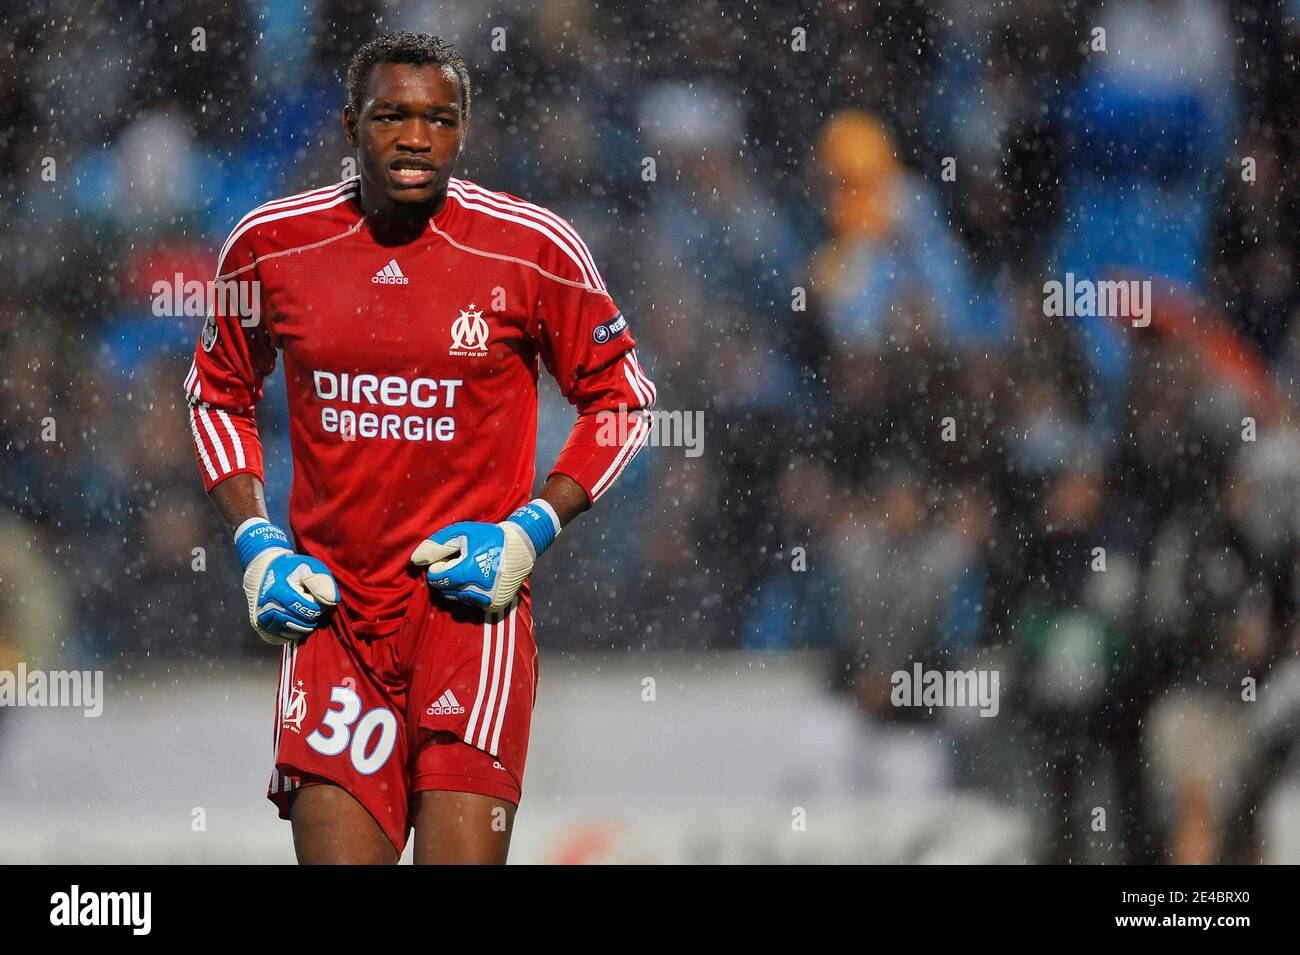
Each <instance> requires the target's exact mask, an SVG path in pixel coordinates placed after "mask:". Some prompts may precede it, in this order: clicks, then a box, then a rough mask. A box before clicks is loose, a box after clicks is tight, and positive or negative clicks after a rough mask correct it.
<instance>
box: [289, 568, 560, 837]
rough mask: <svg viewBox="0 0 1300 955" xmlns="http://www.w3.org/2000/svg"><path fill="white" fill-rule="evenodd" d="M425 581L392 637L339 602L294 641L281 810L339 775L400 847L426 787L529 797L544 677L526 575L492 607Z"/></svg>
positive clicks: (514, 798)
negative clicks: (350, 617) (357, 627)
mask: <svg viewBox="0 0 1300 955" xmlns="http://www.w3.org/2000/svg"><path fill="white" fill-rule="evenodd" d="M421 584H422V585H421V586H420V587H418V588H416V591H415V593H414V595H413V596H412V598H411V603H410V607H409V609H408V611H407V613H406V617H405V618H404V619H403V620H402V625H401V629H400V630H399V631H398V632H397V633H396V634H394V635H393V636H391V637H380V638H374V639H371V638H366V637H361V636H358V635H357V634H356V633H354V632H353V630H352V628H351V627H350V626H349V624H348V622H347V620H346V619H345V618H344V616H343V615H342V614H339V613H334V614H331V616H330V618H329V620H328V621H327V622H326V623H324V624H322V625H321V627H319V628H318V629H317V631H316V632H315V633H313V634H312V635H311V636H309V637H307V638H306V639H304V640H301V641H299V642H297V643H292V644H287V645H286V646H285V648H284V652H283V656H282V659H281V663H280V688H279V692H278V693H277V696H276V720H275V771H274V772H273V773H272V774H271V785H270V788H269V790H268V792H267V798H269V799H270V800H271V801H272V802H273V803H275V805H276V807H277V808H278V809H279V810H280V818H281V819H288V818H289V809H290V807H291V806H292V804H293V798H294V796H295V795H296V794H297V793H298V792H300V791H301V790H302V788H303V787H305V786H309V785H313V784H315V783H318V782H328V783H334V784H335V785H337V786H341V787H342V788H343V789H345V790H347V792H349V793H350V794H351V795H352V796H353V797H354V798H355V799H357V800H358V801H359V802H360V803H361V804H362V805H363V806H365V807H366V809H367V810H369V812H370V814H371V815H373V816H374V817H375V819H376V821H377V822H378V823H379V825H380V826H381V827H382V828H383V830H384V832H385V834H386V835H387V836H388V838H389V839H390V840H392V843H393V845H394V846H395V847H396V848H397V851H398V852H399V853H400V852H401V851H402V850H403V849H404V848H405V846H406V838H407V835H408V833H409V832H410V817H411V811H410V810H411V802H412V799H413V797H414V794H415V793H418V792H423V791H425V790H448V789H449V790H455V791H459V792H470V793H482V794H483V795H485V796H494V797H496V798H499V799H504V800H507V801H509V802H512V803H514V804H515V805H518V803H519V795H520V791H521V788H522V786H523V779H524V760H525V758H526V756H527V755H528V731H529V727H530V725H531V723H532V715H533V703H534V702H535V700H536V698H537V678H538V668H537V648H536V646H535V645H534V643H533V618H532V610H531V607H532V605H531V601H530V598H529V594H528V591H527V589H526V587H527V585H525V589H521V590H520V593H519V596H518V597H517V598H516V599H515V602H514V603H513V604H512V605H511V606H510V607H508V608H507V609H506V610H503V611H501V612H499V613H495V614H491V615H489V614H485V613H484V612H483V611H481V610H476V609H473V608H471V607H467V606H465V605H462V604H458V603H455V602H453V601H449V600H444V599H442V598H441V597H433V596H432V595H431V594H430V592H429V588H428V587H427V586H424V585H423V581H421Z"/></svg>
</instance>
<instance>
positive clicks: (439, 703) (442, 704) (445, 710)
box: [425, 690, 465, 716]
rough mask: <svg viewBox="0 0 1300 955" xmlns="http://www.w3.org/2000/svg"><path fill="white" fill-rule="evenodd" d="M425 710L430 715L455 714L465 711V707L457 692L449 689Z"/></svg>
mask: <svg viewBox="0 0 1300 955" xmlns="http://www.w3.org/2000/svg"><path fill="white" fill-rule="evenodd" d="M425 712H426V713H428V714H429V715H430V716H454V715H455V714H457V713H464V712H465V707H463V706H461V705H460V701H459V700H457V699H456V694H455V693H453V692H451V690H448V691H447V692H445V693H443V694H442V696H440V697H438V699H437V700H436V701H434V703H433V704H432V705H431V706H430V707H429V708H428V709H427V710H425Z"/></svg>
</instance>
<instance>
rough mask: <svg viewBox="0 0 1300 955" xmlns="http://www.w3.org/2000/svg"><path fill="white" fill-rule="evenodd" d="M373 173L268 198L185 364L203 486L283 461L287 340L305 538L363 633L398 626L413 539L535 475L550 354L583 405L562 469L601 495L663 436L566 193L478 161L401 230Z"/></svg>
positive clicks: (494, 507)
mask: <svg viewBox="0 0 1300 955" xmlns="http://www.w3.org/2000/svg"><path fill="white" fill-rule="evenodd" d="M359 191H360V183H359V180H358V179H356V178H352V179H348V180H345V181H343V182H341V183H339V184H337V185H333V186H329V187H326V188H323V189H316V190H313V191H311V192H305V193H302V194H300V195H295V196H290V197H288V198H285V199H278V200H275V201H273V202H268V203H266V204H264V205H262V206H259V207H258V208H256V209H254V210H253V211H252V212H250V213H249V214H248V215H246V216H245V217H244V218H243V219H242V220H241V221H240V222H239V224H238V225H237V226H236V227H235V229H234V230H233V231H232V232H231V233H230V237H229V238H228V239H227V240H226V242H225V244H224V246H223V247H222V249H221V253H220V256H219V258H218V264H217V278H216V281H215V282H213V283H212V286H211V292H212V301H213V307H212V308H211V310H210V311H209V316H208V319H207V321H206V323H205V325H204V327H203V330H202V332H201V334H200V336H199V341H198V344H197V346H196V348H195V353H194V362H193V364H192V365H191V367H190V371H189V374H188V375H187V376H186V378H185V390H186V395H187V397H188V401H189V416H190V429H191V432H192V434H193V437H194V447H195V453H196V456H197V459H198V465H199V471H200V474H201V475H202V478H203V482H204V486H205V487H206V488H207V489H208V490H209V491H210V490H211V489H212V488H213V487H215V486H216V485H217V484H218V483H220V482H221V481H224V480H225V479H227V478H229V477H231V476H232V475H235V474H240V473H249V474H254V475H257V476H258V477H259V478H260V477H262V451H261V442H260V440H259V436H258V427H257V419H256V416H255V410H254V409H255V406H256V405H257V403H258V401H259V400H260V399H261V397H262V393H263V380H264V379H265V378H266V376H267V375H268V374H270V373H271V371H272V370H273V369H274V368H275V364H276V360H277V355H282V356H283V362H284V373H285V374H284V377H285V384H286V389H287V393H288V406H289V417H290V444H291V448H292V453H293V465H294V475H293V485H292V488H291V491H290V504H289V510H290V524H291V530H292V534H293V537H294V539H295V546H296V547H297V548H298V549H299V551H300V552H301V553H304V554H309V555H311V556H313V557H317V558H319V559H320V560H322V561H324V562H325V564H326V565H327V566H328V567H329V568H330V569H331V570H332V571H333V572H334V575H335V577H336V579H337V580H338V584H339V590H340V593H341V608H342V609H343V612H345V613H347V614H348V615H349V619H350V620H351V622H352V623H353V625H354V627H355V629H356V630H357V631H358V632H359V633H364V634H368V635H371V636H386V635H388V634H390V633H393V632H395V631H396V630H397V628H398V626H399V625H400V621H401V616H402V614H403V612H404V609H405V607H406V604H407V600H408V598H409V596H410V594H411V593H412V588H414V587H415V586H418V585H421V584H422V577H421V575H420V574H419V573H418V571H417V570H416V569H414V568H412V567H411V566H410V564H409V563H408V560H409V557H410V554H411V551H412V549H413V548H414V547H415V545H416V544H418V543H419V542H420V541H421V540H422V539H423V538H425V537H426V536H428V535H429V534H430V533H432V532H433V531H435V530H437V529H438V528H440V527H442V526H444V525H446V524H449V523H452V522H454V521H463V520H468V521H489V522H496V521H500V520H503V519H504V518H505V517H506V516H507V515H509V514H510V512H511V511H513V510H514V509H515V508H516V507H518V506H519V505H520V504H522V503H524V502H526V501H527V500H528V499H529V497H530V495H531V493H532V489H533V484H534V480H535V476H536V475H535V473H534V471H535V469H534V464H533V462H534V455H535V452H536V437H537V382H538V371H539V359H540V361H541V362H542V363H544V364H545V366H546V368H547V370H548V371H549V373H550V374H551V375H552V376H553V377H554V378H555V380H556V382H557V383H558V384H559V387H560V390H561V391H562V393H563V394H564V396H565V397H566V398H567V399H568V400H569V402H570V403H571V404H573V405H574V406H575V407H576V409H577V412H578V417H577V422H576V424H575V425H574V427H573V430H572V432H571V433H570V435H569V439H568V441H567V443H566V444H565V447H564V450H563V452H562V453H561V454H560V456H559V459H558V460H557V461H556V464H555V467H554V468H553V469H552V472H551V473H553V474H564V475H567V476H569V477H570V478H572V479H573V480H574V481H576V482H577V483H578V484H579V485H580V486H581V487H582V488H583V490H584V491H585V492H586V493H587V496H588V498H589V500H590V501H592V502H595V501H596V500H598V499H599V498H600V497H601V495H603V494H604V493H605V492H606V491H607V490H609V488H610V486H611V485H612V484H613V482H614V481H615V479H617V478H618V476H619V474H620V473H621V472H622V471H623V470H624V469H625V468H626V467H627V465H628V463H629V462H630V461H631V460H632V458H633V457H635V455H636V454H637V452H638V451H639V450H640V449H641V448H642V447H643V446H644V445H645V443H646V441H647V439H648V437H649V434H650V424H651V418H650V411H649V409H650V408H651V406H652V405H653V403H654V400H655V386H654V385H653V384H652V383H651V381H650V379H649V378H648V377H647V376H646V373H645V371H644V369H643V368H642V366H641V363H640V362H639V360H638V358H637V354H636V351H635V348H634V346H635V342H634V340H633V338H632V334H631V331H630V329H629V328H628V323H627V321H626V319H625V318H624V317H623V315H622V313H621V312H620V311H619V309H618V307H617V306H616V305H615V304H614V302H613V300H612V299H611V297H610V294H609V292H608V291H607V290H606V288H605V283H604V281H603V280H602V278H601V275H600V272H599V270H598V269H597V268H596V264H595V262H594V261H593V259H592V256H591V252H590V251H589V250H588V248H587V246H586V244H585V243H584V242H583V241H582V239H581V238H580V237H579V236H578V234H577V232H576V231H575V230H574V229H573V227H572V226H571V225H570V224H569V223H568V222H566V221H564V220H563V219H562V218H560V217H559V216H557V215H555V214H554V213H553V212H550V211H549V210H547V209H545V208H543V207H540V206H537V205H534V204H532V203H529V202H525V201H524V200H522V199H519V198H517V197H515V196H511V195H509V194H507V193H502V192H492V191H489V190H487V189H484V188H482V187H480V186H478V185H476V184H474V183H473V182H470V181H468V180H464V179H455V178H453V179H452V180H451V183H450V186H449V188H448V191H447V199H446V202H445V203H444V204H443V206H442V208H441V210H440V211H439V212H438V213H437V215H435V216H433V217H432V218H431V219H430V220H429V228H428V230H427V231H426V232H424V233H423V234H422V235H421V236H420V238H419V239H417V240H415V241H413V242H408V243H404V244H400V245H383V244H381V243H380V242H379V241H377V239H376V238H375V236H374V235H373V234H372V232H371V230H370V228H369V223H368V220H367V218H366V216H365V215H364V214H363V213H362V211H361V207H360V204H359Z"/></svg>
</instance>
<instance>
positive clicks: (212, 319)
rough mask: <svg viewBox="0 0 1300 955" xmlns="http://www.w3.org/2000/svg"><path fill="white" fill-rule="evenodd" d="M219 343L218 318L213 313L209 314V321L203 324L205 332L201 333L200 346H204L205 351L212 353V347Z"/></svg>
mask: <svg viewBox="0 0 1300 955" xmlns="http://www.w3.org/2000/svg"><path fill="white" fill-rule="evenodd" d="M216 343H217V316H216V314H215V313H213V312H209V313H208V320H207V321H206V322H204V323H203V331H202V332H200V333H199V344H201V345H202V346H203V350H204V351H212V346H213V345H215V344H216Z"/></svg>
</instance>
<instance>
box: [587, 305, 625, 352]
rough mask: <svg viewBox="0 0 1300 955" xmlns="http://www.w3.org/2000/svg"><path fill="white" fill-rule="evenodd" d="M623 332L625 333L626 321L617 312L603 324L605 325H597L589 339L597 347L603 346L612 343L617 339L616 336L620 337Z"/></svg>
mask: <svg viewBox="0 0 1300 955" xmlns="http://www.w3.org/2000/svg"><path fill="white" fill-rule="evenodd" d="M625 331H627V319H626V318H624V317H623V313H622V312H619V313H618V314H617V315H615V316H614V317H613V318H611V319H610V320H609V321H607V322H605V324H603V325H597V326H596V327H595V328H593V329H592V330H591V337H592V339H593V340H594V341H595V342H596V344H597V345H603V344H605V342H607V341H612V340H613V339H615V338H618V336H619V335H622V334H623V333H624V332H625Z"/></svg>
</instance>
